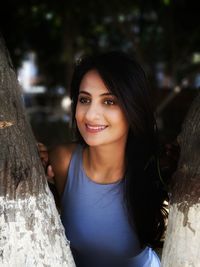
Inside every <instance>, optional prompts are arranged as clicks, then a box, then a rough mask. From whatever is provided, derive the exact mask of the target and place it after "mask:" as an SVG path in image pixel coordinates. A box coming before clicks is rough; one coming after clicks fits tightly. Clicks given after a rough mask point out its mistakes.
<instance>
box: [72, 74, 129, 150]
mask: <svg viewBox="0 0 200 267" xmlns="http://www.w3.org/2000/svg"><path fill="white" fill-rule="evenodd" d="M75 118H76V122H77V126H78V129H79V132H80V134H81V135H82V137H83V139H84V140H85V142H86V143H87V144H88V145H89V146H102V145H108V144H116V145H120V143H121V144H124V143H126V140H127V135H128V129H129V126H128V122H127V120H126V118H125V115H124V113H123V111H122V109H121V107H120V106H119V104H118V101H117V98H116V97H115V96H114V95H113V94H112V93H110V92H109V91H108V89H107V88H106V86H105V84H104V82H103V80H102V79H101V77H100V75H99V74H98V72H97V71H95V70H91V71H89V72H87V73H86V74H85V75H84V77H83V79H82V81H81V84H80V89H79V96H78V102H77V106H76V114H75Z"/></svg>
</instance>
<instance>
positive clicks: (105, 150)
mask: <svg viewBox="0 0 200 267" xmlns="http://www.w3.org/2000/svg"><path fill="white" fill-rule="evenodd" d="M83 167H84V170H85V172H86V174H87V176H88V177H90V179H91V180H93V181H95V182H97V183H103V184H106V183H108V184H109V183H114V182H117V181H119V180H121V179H122V178H123V176H124V172H125V147H123V148H121V149H120V147H117V146H109V147H108V146H106V147H87V148H86V149H85V150H84V153H83Z"/></svg>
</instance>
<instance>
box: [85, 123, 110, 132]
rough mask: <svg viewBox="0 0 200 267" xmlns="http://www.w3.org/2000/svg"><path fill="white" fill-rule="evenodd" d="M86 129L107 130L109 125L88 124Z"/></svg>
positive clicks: (92, 130) (91, 130) (94, 130)
mask: <svg viewBox="0 0 200 267" xmlns="http://www.w3.org/2000/svg"><path fill="white" fill-rule="evenodd" d="M85 126H86V130H87V131H88V132H91V133H97V132H101V131H103V130H105V129H106V128H107V127H108V126H107V125H90V124H86V125H85Z"/></svg>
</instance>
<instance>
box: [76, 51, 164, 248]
mask: <svg viewBox="0 0 200 267" xmlns="http://www.w3.org/2000/svg"><path fill="white" fill-rule="evenodd" d="M90 70H96V71H97V72H98V73H99V75H100V77H101V78H102V80H103V81H104V83H105V85H106V87H107V88H108V90H109V91H110V92H111V93H113V94H114V95H115V96H116V97H117V99H118V102H119V104H120V106H121V108H122V110H123V112H124V113H125V116H126V118H127V121H128V123H129V133H128V139H127V145H126V172H125V175H124V177H125V183H124V201H125V203H126V206H127V210H128V215H129V221H130V223H131V225H132V226H133V227H136V231H137V234H138V237H139V240H140V243H141V246H144V245H149V246H152V247H155V246H158V244H159V242H160V239H161V237H162V235H163V232H164V230H165V216H166V210H165V206H164V203H163V202H164V200H165V199H166V198H167V194H166V192H165V191H164V190H163V188H162V183H161V182H160V178H159V171H158V167H157V158H158V155H157V154H158V139H157V131H156V123H155V119H154V115H153V108H152V105H151V100H150V93H149V86H148V81H147V78H146V75H145V73H144V71H143V69H142V67H141V66H140V64H139V63H138V62H137V61H136V60H135V59H134V58H131V57H129V56H128V55H127V54H125V53H123V52H119V51H113V52H107V53H104V54H99V55H93V56H88V57H84V58H82V59H81V60H79V61H78V62H77V64H76V66H75V70H74V74H73V77H72V82H71V99H72V122H73V125H74V126H75V128H76V122H75V111H76V105H77V100H78V94H79V86H80V83H81V80H82V78H83V76H84V75H85V74H86V73H87V72H88V71H90ZM76 131H77V137H78V141H79V142H82V143H84V140H83V138H82V137H81V135H80V133H79V131H78V129H77V128H76Z"/></svg>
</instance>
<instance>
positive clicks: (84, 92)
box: [79, 90, 114, 96]
mask: <svg viewBox="0 0 200 267" xmlns="http://www.w3.org/2000/svg"><path fill="white" fill-rule="evenodd" d="M79 94H85V95H89V96H91V94H90V93H89V92H87V91H83V90H81V91H79ZM100 96H114V94H113V93H110V92H106V93H103V94H100Z"/></svg>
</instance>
